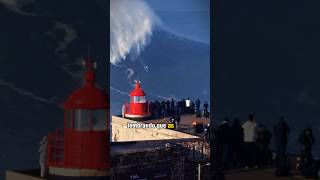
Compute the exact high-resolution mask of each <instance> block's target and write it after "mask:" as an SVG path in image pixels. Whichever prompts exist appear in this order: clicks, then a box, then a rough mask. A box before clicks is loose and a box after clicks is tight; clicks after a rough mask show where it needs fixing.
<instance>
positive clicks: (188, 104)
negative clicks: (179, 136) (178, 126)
mask: <svg viewBox="0 0 320 180" xmlns="http://www.w3.org/2000/svg"><path fill="white" fill-rule="evenodd" d="M185 107H186V111H185V112H186V113H187V114H190V113H191V100H190V98H189V97H188V98H187V100H186V101H185Z"/></svg>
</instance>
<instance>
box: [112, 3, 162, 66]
mask: <svg viewBox="0 0 320 180" xmlns="http://www.w3.org/2000/svg"><path fill="white" fill-rule="evenodd" d="M161 24H162V23H161V22H160V19H159V18H158V17H157V16H156V15H155V13H154V12H153V10H152V9H151V8H150V7H149V6H148V4H147V3H145V2H144V1H143V0H134V1H132V0H111V1H110V28H111V30H110V63H112V64H114V65H117V64H118V63H119V62H121V61H122V60H125V59H126V58H127V57H128V56H130V57H131V58H132V59H134V58H135V57H137V56H138V55H139V54H140V53H141V52H142V51H143V49H144V47H145V46H146V45H147V44H148V43H149V42H150V38H151V36H152V31H153V29H154V27H155V26H156V25H161Z"/></svg>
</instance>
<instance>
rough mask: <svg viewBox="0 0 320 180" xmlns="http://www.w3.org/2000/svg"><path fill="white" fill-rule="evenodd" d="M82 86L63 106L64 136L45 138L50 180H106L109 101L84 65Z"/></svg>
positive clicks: (88, 62) (107, 168) (90, 63)
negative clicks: (46, 140)
mask: <svg viewBox="0 0 320 180" xmlns="http://www.w3.org/2000/svg"><path fill="white" fill-rule="evenodd" d="M85 66H86V72H85V74H84V84H83V86H82V87H81V88H79V89H77V90H75V91H74V92H73V93H72V94H71V95H70V96H69V97H68V99H67V101H66V102H65V104H64V110H65V121H64V136H62V135H60V134H61V133H59V132H56V133H50V134H49V136H48V166H49V177H50V179H61V178H62V179H90V180H95V179H106V177H107V176H108V170H109V166H110V165H109V123H110V121H109V99H108V96H107V94H106V92H104V91H103V90H101V89H99V88H97V87H96V86H95V73H94V70H93V69H94V64H93V63H92V62H90V61H86V63H85Z"/></svg>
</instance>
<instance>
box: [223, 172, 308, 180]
mask: <svg viewBox="0 0 320 180" xmlns="http://www.w3.org/2000/svg"><path fill="white" fill-rule="evenodd" d="M225 177H226V180H251V179H252V180H299V179H300V180H309V179H308V178H305V177H302V176H300V175H299V174H298V172H293V173H292V175H291V176H288V177H276V176H275V175H274V173H273V170H272V169H248V170H246V169H243V170H231V171H227V172H225ZM310 180H312V179H310Z"/></svg>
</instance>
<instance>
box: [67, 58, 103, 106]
mask: <svg viewBox="0 0 320 180" xmlns="http://www.w3.org/2000/svg"><path fill="white" fill-rule="evenodd" d="M84 79H85V81H84V85H83V86H82V87H81V88H79V89H77V90H75V91H74V92H73V93H72V94H71V95H70V96H69V97H68V99H67V101H66V102H65V104H64V108H65V109H108V108H109V99H108V96H107V94H106V93H105V92H104V91H102V90H100V89H99V88H97V87H96V86H95V79H96V78H95V73H94V71H93V64H92V63H91V62H89V61H88V62H87V71H86V73H85V75H84Z"/></svg>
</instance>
